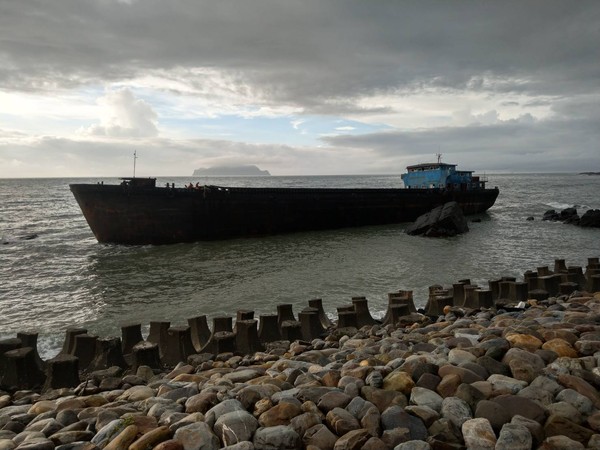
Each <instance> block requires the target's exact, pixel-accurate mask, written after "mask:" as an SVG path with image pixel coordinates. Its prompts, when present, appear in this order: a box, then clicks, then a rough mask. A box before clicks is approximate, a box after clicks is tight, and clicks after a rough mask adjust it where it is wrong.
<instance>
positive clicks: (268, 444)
mask: <svg viewBox="0 0 600 450" xmlns="http://www.w3.org/2000/svg"><path fill="white" fill-rule="evenodd" d="M252 442H253V444H254V448H255V450H272V449H278V450H297V449H298V448H299V446H300V443H301V441H300V436H298V433H296V432H295V431H294V430H292V429H291V428H290V427H287V426H285V425H276V426H274V427H266V428H265V427H261V428H259V429H257V430H256V433H254V438H253V441H252Z"/></svg>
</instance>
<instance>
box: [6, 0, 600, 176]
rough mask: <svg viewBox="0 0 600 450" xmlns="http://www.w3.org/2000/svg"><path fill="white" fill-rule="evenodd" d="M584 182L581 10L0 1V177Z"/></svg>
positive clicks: (585, 36)
mask: <svg viewBox="0 0 600 450" xmlns="http://www.w3.org/2000/svg"><path fill="white" fill-rule="evenodd" d="M134 151H135V152H136V153H137V157H138V159H137V162H136V167H137V169H136V170H137V175H138V176H191V174H192V172H193V171H194V169H197V168H203V167H214V166H231V165H247V164H253V165H256V166H258V167H259V168H261V169H263V170H269V171H270V172H271V174H273V175H343V174H398V173H402V172H404V170H405V167H406V166H407V165H410V164H416V163H422V162H431V161H435V159H436V154H437V153H441V154H442V155H443V156H442V161H444V162H447V163H453V164H458V165H459V168H460V169H463V170H475V171H477V172H488V173H491V172H579V171H600V1H598V0H578V1H572V0H564V1H556V0H527V1H523V0H518V1H512V0H503V1H500V0H489V1H480V0H472V1H471V0H456V1H447V0H438V1H431V0H412V1H403V0H371V1H366V0H343V1H341V0H218V1H215V0H170V1H164V0H53V1H48V0H0V178H14V177H18V178H20V177H95V176H107V177H117V176H130V175H131V172H132V167H133V153H134Z"/></svg>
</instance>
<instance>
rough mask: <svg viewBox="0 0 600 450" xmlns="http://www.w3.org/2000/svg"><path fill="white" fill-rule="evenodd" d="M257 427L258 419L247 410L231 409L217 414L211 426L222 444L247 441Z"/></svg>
mask: <svg viewBox="0 0 600 450" xmlns="http://www.w3.org/2000/svg"><path fill="white" fill-rule="evenodd" d="M257 428H258V420H256V419H255V418H254V416H253V415H252V414H250V413H248V412H247V411H232V412H230V413H226V414H223V415H222V416H219V418H218V419H217V421H216V422H215V426H214V427H213V431H214V432H215V434H216V435H217V436H218V437H219V438H220V439H221V442H223V444H224V445H233V444H237V443H238V442H242V441H249V440H250V439H251V438H252V435H253V434H254V432H255V431H256V429H257Z"/></svg>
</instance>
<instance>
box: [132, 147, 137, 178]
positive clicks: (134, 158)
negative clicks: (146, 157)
mask: <svg viewBox="0 0 600 450" xmlns="http://www.w3.org/2000/svg"><path fill="white" fill-rule="evenodd" d="M136 159H137V150H134V151H133V178H135V160H136Z"/></svg>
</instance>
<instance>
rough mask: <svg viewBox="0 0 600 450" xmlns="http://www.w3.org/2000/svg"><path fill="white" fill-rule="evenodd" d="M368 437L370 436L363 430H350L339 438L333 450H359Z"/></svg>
mask: <svg viewBox="0 0 600 450" xmlns="http://www.w3.org/2000/svg"><path fill="white" fill-rule="evenodd" d="M370 437H371V435H370V434H369V432H368V431H367V430H365V429H358V430H352V431H349V432H348V433H346V434H344V435H343V436H342V437H340V438H339V439H338V440H337V441H336V443H335V445H334V447H333V449H334V450H361V449H362V448H363V445H364V444H365V443H366V442H367V441H368V440H369V438H370Z"/></svg>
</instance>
